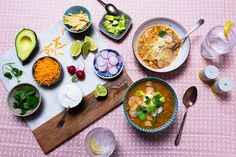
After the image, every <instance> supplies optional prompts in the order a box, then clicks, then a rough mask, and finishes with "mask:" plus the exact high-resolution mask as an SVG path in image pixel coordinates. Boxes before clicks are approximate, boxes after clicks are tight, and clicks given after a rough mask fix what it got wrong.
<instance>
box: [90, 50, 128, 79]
mask: <svg viewBox="0 0 236 157" xmlns="http://www.w3.org/2000/svg"><path fill="white" fill-rule="evenodd" d="M104 52H107V53H108V54H112V55H115V56H117V58H118V63H117V64H116V65H115V67H116V68H117V73H115V74H111V73H109V72H108V70H105V71H101V70H99V68H98V66H97V58H98V56H102V54H104ZM107 58H108V57H107ZM105 60H107V59H105ZM107 62H108V61H107ZM93 67H94V72H95V73H96V74H97V75H98V76H99V77H101V78H103V79H113V78H115V77H117V76H118V75H119V74H120V73H121V72H122V70H123V68H124V59H123V57H122V56H121V55H120V54H119V53H118V52H117V51H115V50H112V49H103V50H101V51H99V52H98V53H97V54H96V55H95V57H94V60H93ZM107 69H109V66H108V67H107Z"/></svg>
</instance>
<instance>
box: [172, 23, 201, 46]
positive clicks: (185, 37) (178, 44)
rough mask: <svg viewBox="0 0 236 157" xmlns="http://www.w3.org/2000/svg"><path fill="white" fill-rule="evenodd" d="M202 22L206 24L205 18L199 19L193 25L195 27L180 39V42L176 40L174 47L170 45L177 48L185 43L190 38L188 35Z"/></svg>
mask: <svg viewBox="0 0 236 157" xmlns="http://www.w3.org/2000/svg"><path fill="white" fill-rule="evenodd" d="M202 24H204V20H203V19H200V20H198V22H197V23H196V24H195V25H194V26H193V28H192V29H191V30H190V31H189V32H188V33H186V34H185V36H184V37H183V38H182V39H180V40H179V41H178V42H176V43H175V44H174V45H173V46H172V47H170V49H171V50H175V49H177V48H178V47H180V46H181V44H182V43H184V41H185V40H186V39H187V38H188V36H189V35H190V34H191V33H192V32H194V31H195V30H196V29H197V28H199V27H200V26H201V25H202Z"/></svg>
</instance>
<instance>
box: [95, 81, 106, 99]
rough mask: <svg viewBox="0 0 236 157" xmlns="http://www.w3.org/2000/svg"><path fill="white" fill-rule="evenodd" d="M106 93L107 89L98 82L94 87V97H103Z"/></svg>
mask: <svg viewBox="0 0 236 157" xmlns="http://www.w3.org/2000/svg"><path fill="white" fill-rule="evenodd" d="M106 95H107V89H106V87H104V86H103V85H100V84H98V85H97V87H96V89H95V97H96V98H97V97H104V96H106Z"/></svg>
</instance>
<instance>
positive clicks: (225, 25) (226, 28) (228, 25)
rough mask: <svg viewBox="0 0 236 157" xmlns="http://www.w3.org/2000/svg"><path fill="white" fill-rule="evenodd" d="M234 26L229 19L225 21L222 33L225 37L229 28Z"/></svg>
mask: <svg viewBox="0 0 236 157" xmlns="http://www.w3.org/2000/svg"><path fill="white" fill-rule="evenodd" d="M233 27H234V23H233V22H232V21H230V20H228V21H226V22H225V24H224V35H225V36H226V37H227V36H228V35H229V33H230V31H231V29H232V28H233Z"/></svg>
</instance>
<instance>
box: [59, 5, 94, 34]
mask: <svg viewBox="0 0 236 157" xmlns="http://www.w3.org/2000/svg"><path fill="white" fill-rule="evenodd" d="M81 11H82V12H83V13H85V14H87V15H88V18H89V23H88V24H87V27H85V28H84V29H83V30H79V31H74V30H72V29H71V28H70V26H68V25H66V24H65V23H64V20H63V18H64V16H65V15H69V14H78V13H80V12H81ZM63 18H62V23H63V25H64V27H65V29H66V30H68V31H69V32H71V33H82V32H84V31H86V30H87V29H88V28H89V27H90V26H91V14H90V12H89V11H88V9H86V8H85V7H82V6H72V7H70V8H69V9H67V10H66V11H65V13H64V15H63Z"/></svg>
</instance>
